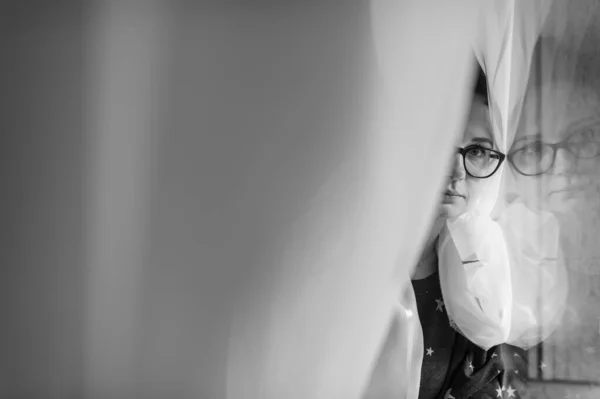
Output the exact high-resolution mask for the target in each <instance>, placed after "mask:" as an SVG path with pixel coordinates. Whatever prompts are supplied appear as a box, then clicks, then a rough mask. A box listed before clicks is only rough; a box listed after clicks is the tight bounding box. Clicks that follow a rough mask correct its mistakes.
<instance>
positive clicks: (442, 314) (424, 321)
mask: <svg viewBox="0 0 600 399" xmlns="http://www.w3.org/2000/svg"><path fill="white" fill-rule="evenodd" d="M412 285H413V289H414V291H415V296H416V298H417V309H418V312H419V318H420V320H421V326H422V328H423V343H424V348H425V353H424V355H423V364H422V366H421V383H420V386H421V389H420V391H419V399H433V398H436V397H437V394H438V393H439V392H440V391H441V389H442V388H443V385H444V382H445V380H446V378H447V376H448V372H449V371H452V370H449V369H450V361H451V358H452V352H453V348H454V344H455V341H456V340H457V339H460V338H459V334H458V333H457V332H456V330H454V329H453V328H452V327H451V326H450V320H448V314H447V313H446V309H445V308H444V301H443V299H442V289H441V287H440V279H439V274H438V273H433V274H432V275H430V276H428V277H426V278H424V279H420V280H413V281H412ZM450 374H452V373H450Z"/></svg>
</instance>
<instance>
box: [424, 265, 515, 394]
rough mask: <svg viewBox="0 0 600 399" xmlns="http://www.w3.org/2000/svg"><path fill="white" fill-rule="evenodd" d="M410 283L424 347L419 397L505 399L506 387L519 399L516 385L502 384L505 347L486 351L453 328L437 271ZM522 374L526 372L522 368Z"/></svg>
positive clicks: (504, 377)
mask: <svg viewBox="0 0 600 399" xmlns="http://www.w3.org/2000/svg"><path fill="white" fill-rule="evenodd" d="M412 285H413V289H414V291H415V295H416V299H417V308H418V312H419V318H420V320H421V325H422V328H423V338H424V348H425V353H424V356H423V365H422V368H421V370H422V371H421V383H420V386H421V387H420V391H419V399H452V398H455V399H492V398H498V397H502V398H505V397H506V398H508V397H509V395H508V393H507V391H506V389H509V387H510V389H511V390H510V391H509V392H510V393H512V394H513V395H512V396H510V398H515V399H516V398H518V396H517V395H518V392H517V390H516V389H515V391H514V392H513V390H512V389H513V388H515V387H512V386H509V385H508V384H505V385H503V384H502V382H503V381H504V382H507V381H508V380H507V377H506V376H505V359H507V358H508V357H510V355H507V352H506V348H507V346H506V345H503V346H501V347H496V348H492V349H491V350H489V351H485V350H483V349H481V348H479V347H478V346H476V345H475V344H473V343H472V342H470V341H468V340H467V339H466V338H465V337H464V336H462V335H461V334H459V333H458V332H457V331H456V330H454V328H452V326H451V322H450V320H449V318H448V315H447V313H446V310H445V308H444V302H443V298H442V291H441V287H440V280H439V274H438V273H437V272H436V273H434V274H432V275H430V276H428V277H426V278H424V279H421V280H414V281H413V282H412ZM502 349H504V350H505V351H504V352H503V351H502ZM508 352H510V351H508ZM510 353H512V352H510ZM523 358H524V357H523ZM511 364H512V363H511ZM521 373H522V374H521V375H523V376H524V375H525V372H524V371H522V372H521ZM510 381H512V379H511V380H510ZM521 385H522V384H521ZM521 385H520V386H521ZM503 387H504V388H505V389H504V390H502V388H503ZM498 394H500V396H498Z"/></svg>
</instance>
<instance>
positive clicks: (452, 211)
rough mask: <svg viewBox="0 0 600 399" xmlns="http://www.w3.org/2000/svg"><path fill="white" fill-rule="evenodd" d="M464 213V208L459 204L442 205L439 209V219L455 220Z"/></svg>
mask: <svg viewBox="0 0 600 399" xmlns="http://www.w3.org/2000/svg"><path fill="white" fill-rule="evenodd" d="M463 213H464V210H463V209H462V207H460V206H457V204H441V205H440V209H439V213H438V214H439V217H442V218H445V219H453V218H455V217H458V216H460V215H461V214H463Z"/></svg>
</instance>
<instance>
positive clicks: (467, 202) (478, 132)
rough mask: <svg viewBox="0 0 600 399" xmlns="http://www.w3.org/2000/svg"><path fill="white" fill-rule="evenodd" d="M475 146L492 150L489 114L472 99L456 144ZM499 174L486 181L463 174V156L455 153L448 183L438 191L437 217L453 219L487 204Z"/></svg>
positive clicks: (479, 103)
mask: <svg viewBox="0 0 600 399" xmlns="http://www.w3.org/2000/svg"><path fill="white" fill-rule="evenodd" d="M472 144H477V145H480V146H482V147H485V148H489V149H496V148H495V146H494V139H493V135H492V130H491V124H490V120H489V111H488V107H487V105H486V104H485V103H484V102H483V100H482V99H481V98H480V97H478V96H476V97H475V99H474V101H473V105H472V107H471V112H470V115H469V120H468V122H467V126H466V129H465V133H464V135H463V137H462V139H461V140H460V141H459V142H458V143H457V145H458V146H459V147H462V148H464V147H466V146H468V145H472ZM498 175H499V173H498V172H496V174H495V175H493V176H491V177H489V178H487V179H478V178H475V177H472V176H469V174H467V172H466V170H465V167H464V162H463V156H462V155H461V154H458V153H456V154H455V155H454V156H453V158H452V164H451V168H450V175H449V176H448V183H447V185H446V187H445V189H444V190H443V192H442V200H441V205H440V208H439V217H440V218H450V219H452V218H456V217H458V216H460V215H462V214H463V213H465V212H467V211H470V210H473V209H475V208H477V207H478V206H481V205H482V204H483V203H488V202H489V201H491V198H490V196H493V195H494V193H495V190H493V189H492V187H493V185H494V184H497V182H496V181H495V180H496V179H497V176H498Z"/></svg>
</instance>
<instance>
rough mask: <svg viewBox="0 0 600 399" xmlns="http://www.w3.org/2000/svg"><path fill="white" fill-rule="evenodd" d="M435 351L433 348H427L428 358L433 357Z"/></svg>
mask: <svg viewBox="0 0 600 399" xmlns="http://www.w3.org/2000/svg"><path fill="white" fill-rule="evenodd" d="M433 352H434V350H433V349H432V348H427V356H432V355H433Z"/></svg>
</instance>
